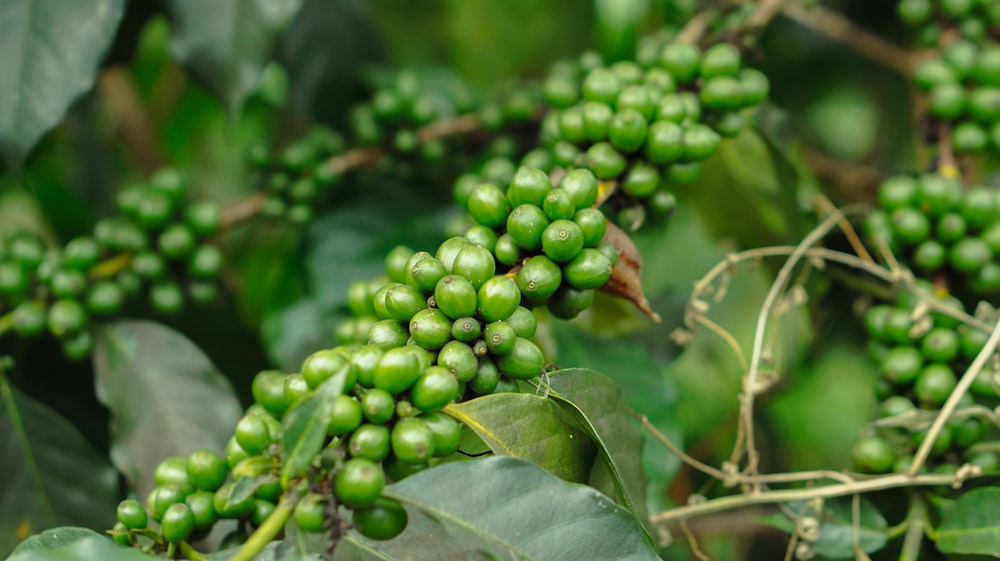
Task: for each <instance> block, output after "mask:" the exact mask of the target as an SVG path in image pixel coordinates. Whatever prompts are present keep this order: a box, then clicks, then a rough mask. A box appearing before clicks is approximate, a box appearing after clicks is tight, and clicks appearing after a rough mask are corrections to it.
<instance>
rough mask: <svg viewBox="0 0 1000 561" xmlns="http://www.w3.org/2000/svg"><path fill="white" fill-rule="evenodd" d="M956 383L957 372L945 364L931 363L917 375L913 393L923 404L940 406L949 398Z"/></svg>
mask: <svg viewBox="0 0 1000 561" xmlns="http://www.w3.org/2000/svg"><path fill="white" fill-rule="evenodd" d="M956 383H957V379H956V378H955V372H954V371H953V370H952V369H951V368H950V367H948V366H947V365H944V364H930V365H928V366H927V367H925V368H924V369H923V370H921V371H920V373H919V374H918V375H917V380H916V382H915V383H914V385H913V393H914V394H915V395H916V396H917V399H918V400H920V403H921V404H923V405H925V406H929V407H938V406H940V405H941V404H942V403H944V401H945V400H946V399H948V396H949V395H951V392H952V390H954V389H955V384H956Z"/></svg>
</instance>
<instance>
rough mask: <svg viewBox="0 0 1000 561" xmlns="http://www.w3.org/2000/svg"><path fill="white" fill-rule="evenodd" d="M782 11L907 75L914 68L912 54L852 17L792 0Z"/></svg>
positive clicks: (795, 20) (824, 34)
mask: <svg viewBox="0 0 1000 561" xmlns="http://www.w3.org/2000/svg"><path fill="white" fill-rule="evenodd" d="M782 13H784V14H785V16H787V17H788V18H789V19H791V20H792V21H794V22H796V23H798V24H799V25H801V26H803V27H807V28H809V30H810V31H813V32H815V33H819V34H820V35H823V36H825V37H827V38H828V39H831V40H833V41H836V42H838V43H843V44H844V45H847V46H848V47H850V48H851V49H854V50H855V51H856V52H858V54H861V55H863V56H865V57H867V58H869V59H871V60H873V61H875V62H877V63H879V64H881V65H883V66H885V67H887V68H891V69H893V70H895V71H897V72H899V73H900V74H903V75H904V76H906V75H909V74H910V72H912V71H913V58H912V56H911V55H910V53H909V51H906V50H904V49H901V48H899V47H897V46H896V45H893V44H892V43H887V42H886V41H884V40H883V39H882V38H881V37H879V36H877V35H875V34H873V33H871V32H869V31H867V30H865V29H862V28H861V27H858V26H857V25H854V24H853V23H852V22H851V20H849V19H847V18H845V17H844V16H842V15H840V14H838V13H836V12H834V11H831V10H828V9H826V8H823V7H821V6H812V7H810V8H808V9H806V8H802V7H801V6H799V5H797V4H795V3H790V4H789V5H788V6H786V7H785V8H784V9H783V10H782Z"/></svg>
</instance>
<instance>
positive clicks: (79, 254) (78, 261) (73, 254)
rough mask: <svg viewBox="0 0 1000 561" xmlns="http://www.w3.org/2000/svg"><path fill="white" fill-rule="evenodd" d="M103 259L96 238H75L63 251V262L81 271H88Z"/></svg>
mask: <svg viewBox="0 0 1000 561" xmlns="http://www.w3.org/2000/svg"><path fill="white" fill-rule="evenodd" d="M100 258H101V248H100V247H98V245H97V242H96V241H94V238H91V237H87V236H80V237H76V238H73V239H72V240H70V241H69V243H67V244H66V249H65V250H64V251H63V260H64V261H65V263H66V266H67V267H72V268H74V269H77V270H80V271H86V270H87V269H89V268H90V267H93V266H94V265H96V264H97V261H98V260H99V259H100Z"/></svg>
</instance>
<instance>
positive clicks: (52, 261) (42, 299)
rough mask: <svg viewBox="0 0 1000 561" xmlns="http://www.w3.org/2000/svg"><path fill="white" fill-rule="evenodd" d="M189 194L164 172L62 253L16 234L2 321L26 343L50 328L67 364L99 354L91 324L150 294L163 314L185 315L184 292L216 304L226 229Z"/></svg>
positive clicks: (122, 198)
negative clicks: (221, 233)
mask: <svg viewBox="0 0 1000 561" xmlns="http://www.w3.org/2000/svg"><path fill="white" fill-rule="evenodd" d="M185 195H186V186H185V184H184V181H183V178H182V177H181V176H180V174H179V173H178V172H176V171H175V170H172V169H166V168H165V169H162V170H160V171H159V172H157V173H156V174H155V175H154V176H153V177H152V178H151V180H150V181H149V183H148V184H144V185H141V186H135V187H132V188H129V189H125V190H123V191H122V192H120V193H119V195H118V198H117V205H118V209H119V211H120V212H121V215H119V216H116V217H112V218H107V219H103V220H101V221H99V222H98V223H97V224H96V226H95V227H94V231H93V236H80V237H77V238H74V239H72V240H70V241H69V243H67V244H66V246H65V247H64V248H63V249H62V250H61V251H60V250H57V249H47V248H46V247H45V245H44V244H43V243H42V242H41V241H40V240H39V239H37V238H35V237H33V236H30V235H27V234H24V233H19V234H14V235H13V236H11V237H10V238H9V239H8V240H6V243H4V244H3V247H2V248H0V314H3V313H7V312H9V313H10V314H11V316H10V317H11V327H12V328H13V330H14V331H15V332H16V333H17V334H19V335H21V336H23V337H34V336H38V335H41V334H43V333H44V332H45V331H46V329H47V330H48V331H49V332H50V333H51V334H52V335H54V336H55V337H57V338H59V339H60V340H61V342H62V348H63V351H64V353H65V354H66V356H68V357H69V358H72V359H81V358H83V357H85V356H87V355H88V354H89V353H90V350H91V348H92V347H93V336H92V335H91V332H90V330H89V329H88V323H89V316H96V317H107V316H111V315H114V314H117V313H119V312H120V311H121V309H122V306H123V305H124V304H125V301H126V299H127V298H128V297H130V296H135V295H138V294H139V293H141V292H142V291H143V290H144V289H145V288H148V294H149V298H150V301H151V302H152V304H153V307H154V308H155V309H156V310H157V311H160V312H162V313H173V312H177V311H180V310H181V309H182V308H183V306H184V301H185V291H186V292H187V295H188V297H190V298H191V299H192V300H194V301H196V302H207V301H210V300H212V299H214V298H215V297H216V295H217V293H218V286H217V283H216V277H217V276H218V274H219V271H220V270H221V268H222V262H223V256H222V253H221V251H220V250H219V248H218V247H216V246H215V245H212V244H211V243H209V240H208V237H209V236H210V235H211V234H213V233H215V232H216V231H217V230H218V228H219V226H220V218H219V212H218V209H217V208H216V207H215V206H214V205H212V204H209V203H204V202H202V203H194V204H190V205H189V204H186V202H185Z"/></svg>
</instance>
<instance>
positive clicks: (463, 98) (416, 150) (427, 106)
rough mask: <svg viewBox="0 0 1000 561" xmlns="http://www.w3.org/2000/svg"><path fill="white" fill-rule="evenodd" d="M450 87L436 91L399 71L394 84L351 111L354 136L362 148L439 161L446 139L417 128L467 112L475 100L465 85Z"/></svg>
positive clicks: (451, 84)
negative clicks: (423, 135) (424, 135)
mask: <svg viewBox="0 0 1000 561" xmlns="http://www.w3.org/2000/svg"><path fill="white" fill-rule="evenodd" d="M448 86H449V87H448V89H447V90H446V91H433V90H431V89H430V88H427V87H426V86H425V85H424V84H423V82H422V81H421V80H420V79H419V77H417V75H416V74H414V73H413V72H400V73H399V74H397V75H396V76H395V78H394V79H393V80H392V83H391V84H389V85H387V86H385V87H382V88H378V89H377V90H376V91H375V93H374V94H373V95H372V98H371V100H370V101H368V102H366V103H361V104H359V105H357V106H355V107H354V108H353V109H352V110H351V112H350V115H349V119H350V123H349V124H350V130H351V134H352V135H353V137H354V139H355V140H356V141H357V142H358V143H359V144H360V145H362V146H379V147H382V148H385V149H386V151H387V152H390V153H392V154H394V155H397V156H401V157H405V156H410V155H415V156H419V157H420V158H421V159H423V160H424V161H427V162H435V163H436V162H440V161H442V160H443V159H444V157H445V155H446V154H447V146H446V144H445V142H444V140H442V139H423V138H421V137H420V135H419V134H418V129H419V128H420V127H423V126H426V125H428V124H430V123H432V122H434V121H436V120H438V119H441V118H443V117H451V116H455V115H458V114H462V113H468V112H469V111H471V110H472V107H473V101H474V100H473V98H472V95H471V94H470V92H469V90H468V89H467V88H466V87H465V85H464V84H463V83H461V82H457V81H456V82H448Z"/></svg>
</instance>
